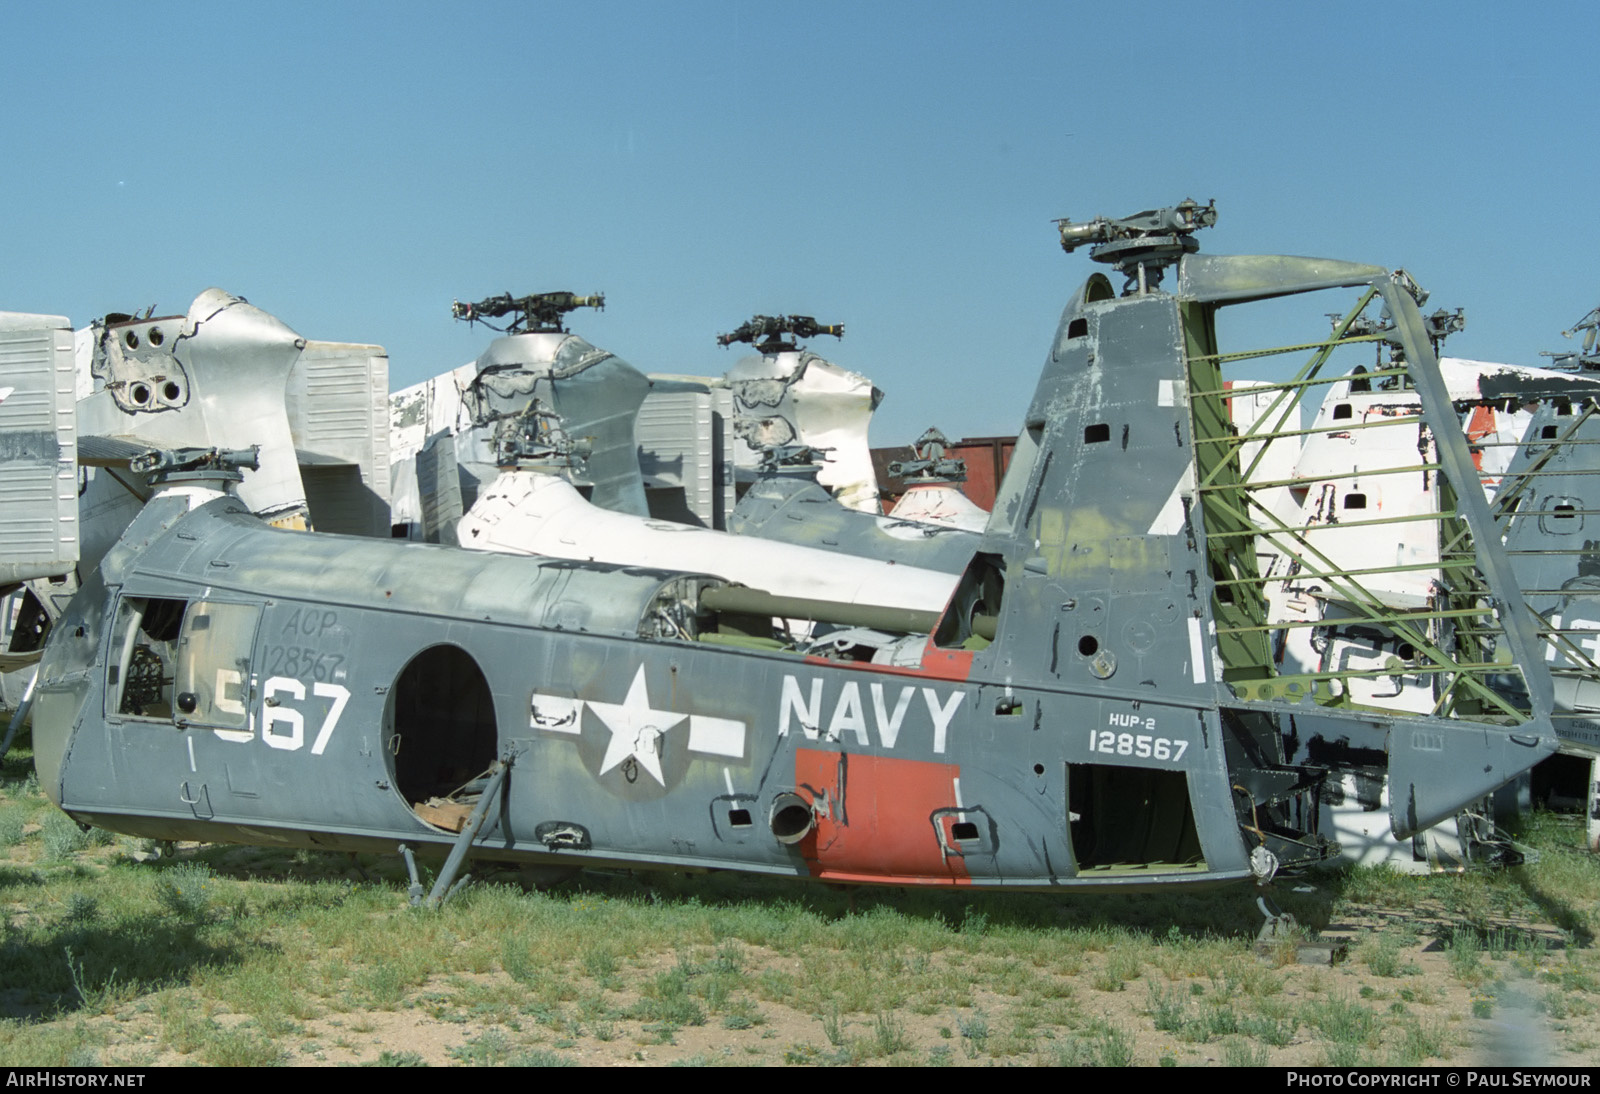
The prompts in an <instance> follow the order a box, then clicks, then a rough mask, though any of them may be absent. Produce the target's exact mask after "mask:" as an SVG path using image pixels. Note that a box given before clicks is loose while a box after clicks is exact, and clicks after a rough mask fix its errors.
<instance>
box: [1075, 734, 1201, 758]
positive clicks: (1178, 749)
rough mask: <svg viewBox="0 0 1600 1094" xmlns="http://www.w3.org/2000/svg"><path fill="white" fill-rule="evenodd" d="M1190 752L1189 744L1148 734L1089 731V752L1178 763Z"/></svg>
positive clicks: (1180, 740)
mask: <svg viewBox="0 0 1600 1094" xmlns="http://www.w3.org/2000/svg"><path fill="white" fill-rule="evenodd" d="M1188 750H1189V742H1188V741H1185V740H1182V739H1177V740H1174V739H1172V738H1170V737H1151V736H1149V735H1148V734H1144V733H1140V734H1137V735H1135V734H1132V733H1113V732H1111V731H1110V730H1109V729H1091V730H1090V731H1089V751H1090V752H1105V753H1109V754H1111V755H1114V756H1134V757H1137V758H1139V759H1141V760H1171V761H1172V762H1173V763H1177V762H1178V761H1179V760H1181V759H1183V754H1184V753H1185V752H1187V751H1188Z"/></svg>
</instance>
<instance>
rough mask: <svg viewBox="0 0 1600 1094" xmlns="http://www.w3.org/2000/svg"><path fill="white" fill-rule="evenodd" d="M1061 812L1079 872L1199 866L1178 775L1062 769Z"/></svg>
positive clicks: (1183, 781)
mask: <svg viewBox="0 0 1600 1094" xmlns="http://www.w3.org/2000/svg"><path fill="white" fill-rule="evenodd" d="M1067 807H1068V809H1069V810H1070V814H1069V815H1070V817H1071V821H1070V824H1071V832H1072V853H1073V856H1074V857H1075V858H1076V859H1077V861H1078V869H1080V870H1097V869H1108V868H1109V869H1112V870H1116V868H1118V867H1134V868H1142V867H1147V866H1153V865H1156V864H1158V863H1159V864H1162V865H1189V866H1199V865H1201V864H1202V862H1203V858H1202V856H1201V853H1200V837H1199V834H1198V833H1197V832H1196V830H1195V823H1194V809H1193V808H1192V806H1191V805H1190V802H1189V779H1188V777H1187V776H1186V775H1185V773H1184V772H1182V771H1162V770H1157V769H1153V768H1146V767H1117V766H1113V765H1111V764H1068V765H1067Z"/></svg>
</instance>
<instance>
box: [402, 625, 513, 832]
mask: <svg viewBox="0 0 1600 1094" xmlns="http://www.w3.org/2000/svg"><path fill="white" fill-rule="evenodd" d="M391 710H392V712H393V717H392V719H391V720H390V723H389V731H388V734H387V736H386V739H385V741H384V744H385V751H386V752H387V753H388V756H389V765H390V767H391V768H392V770H393V772H394V785H395V788H396V789H397V790H398V791H399V792H400V794H401V796H402V797H404V798H405V800H406V803H407V804H409V805H410V806H411V807H412V809H414V810H416V812H417V815H418V816H420V817H422V819H423V820H425V821H427V822H428V823H430V824H433V825H436V826H438V827H441V828H447V829H450V830H452V831H460V829H461V828H462V827H463V826H464V825H465V823H466V819H467V817H468V816H469V815H470V814H471V812H472V807H473V805H475V804H476V803H477V799H478V796H479V795H480V794H481V793H482V786H481V784H482V783H483V782H484V778H483V776H484V775H485V773H486V772H487V771H488V769H489V767H490V765H492V764H493V763H494V760H495V749H496V743H497V740H498V730H497V727H496V725H495V718H494V697H493V696H492V695H491V694H490V693H489V682H488V681H487V680H486V679H484V675H483V671H482V670H481V669H479V668H478V664H477V662H476V661H474V660H473V659H472V656H471V655H470V654H468V653H467V652H466V651H465V650H463V649H461V648H460V647H458V646H433V647H431V648H429V649H426V650H423V651H422V652H421V653H419V654H417V655H416V656H415V657H413V658H412V659H411V661H410V662H409V663H408V664H407V665H406V667H405V668H404V669H403V670H401V672H400V676H399V677H398V678H397V679H396V680H395V685H394V702H393V706H392V708H391ZM457 818H459V820H458V819H457Z"/></svg>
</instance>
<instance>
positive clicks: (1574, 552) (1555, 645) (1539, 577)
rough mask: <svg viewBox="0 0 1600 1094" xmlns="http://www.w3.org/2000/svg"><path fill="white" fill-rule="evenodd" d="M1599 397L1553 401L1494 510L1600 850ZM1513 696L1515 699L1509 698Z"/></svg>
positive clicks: (1514, 463) (1535, 418) (1531, 426)
mask: <svg viewBox="0 0 1600 1094" xmlns="http://www.w3.org/2000/svg"><path fill="white" fill-rule="evenodd" d="M1597 449H1600V392H1597V393H1595V394H1592V395H1587V396H1581V397H1580V396H1574V397H1570V398H1559V399H1551V400H1549V401H1547V402H1546V403H1545V404H1544V405H1543V406H1540V407H1539V408H1538V409H1537V410H1536V411H1535V412H1534V413H1533V414H1532V416H1531V420H1529V422H1528V428H1527V432H1526V434H1525V435H1524V437H1523V438H1522V442H1521V444H1520V445H1519V446H1518V447H1517V448H1516V449H1515V450H1514V451H1515V455H1514V456H1513V458H1512V459H1511V462H1510V464H1509V466H1508V467H1507V468H1506V471H1505V474H1504V476H1503V477H1502V478H1501V480H1500V489H1499V491H1498V492H1497V493H1496V495H1495V498H1494V508H1495V513H1496V515H1497V517H1498V518H1499V520H1500V521H1501V526H1502V527H1503V528H1504V530H1505V541H1506V552H1507V554H1508V555H1510V557H1511V562H1512V566H1513V567H1514V568H1515V570H1516V572H1517V579H1518V582H1519V584H1520V586H1521V593H1522V596H1523V598H1524V601H1525V603H1526V604H1527V605H1528V607H1529V608H1530V609H1532V610H1533V611H1535V612H1537V613H1538V616H1539V619H1540V624H1541V627H1540V632H1539V633H1540V637H1541V638H1542V639H1543V640H1544V659H1545V662H1546V664H1547V665H1548V666H1549V668H1550V671H1551V673H1552V675H1553V676H1554V679H1555V684H1554V694H1555V714H1554V724H1555V728H1556V733H1557V735H1558V736H1559V737H1560V739H1561V746H1562V752H1563V753H1564V754H1566V755H1568V756H1571V757H1575V758H1576V762H1579V763H1583V764H1586V765H1587V774H1586V778H1585V779H1584V785H1585V788H1586V793H1585V795H1584V798H1585V800H1584V802H1583V803H1582V808H1583V812H1584V816H1585V822H1586V825H1587V837H1586V842H1587V844H1588V846H1589V847H1590V849H1591V850H1595V851H1600V534H1597V533H1596V531H1595V529H1596V527H1597V521H1600V493H1597V490H1596V485H1595V476H1596V474H1597V473H1600V453H1597ZM1512 694H1513V696H1514V697H1515V693H1514V692H1513V693H1512Z"/></svg>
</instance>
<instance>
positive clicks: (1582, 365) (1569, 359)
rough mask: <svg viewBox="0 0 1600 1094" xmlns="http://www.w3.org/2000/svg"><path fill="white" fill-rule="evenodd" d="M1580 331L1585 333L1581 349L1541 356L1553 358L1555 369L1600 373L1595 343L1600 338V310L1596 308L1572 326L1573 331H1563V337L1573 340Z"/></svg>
mask: <svg viewBox="0 0 1600 1094" xmlns="http://www.w3.org/2000/svg"><path fill="white" fill-rule="evenodd" d="M1579 331H1583V342H1582V348H1581V349H1579V350H1577V351H1576V352H1568V353H1552V352H1550V351H1548V350H1547V351H1545V352H1544V353H1542V354H1541V355H1540V356H1543V357H1550V358H1553V360H1552V361H1551V366H1552V367H1553V368H1558V369H1565V370H1568V371H1572V372H1593V371H1600V354H1597V353H1596V352H1595V342H1596V340H1597V338H1600V308H1594V309H1593V310H1591V311H1590V312H1589V313H1588V314H1586V315H1585V316H1584V317H1583V318H1582V319H1580V320H1578V321H1577V322H1576V323H1574V324H1572V329H1571V330H1564V331H1562V332H1561V337H1563V338H1571V337H1572V336H1573V335H1574V334H1577V333H1578V332H1579Z"/></svg>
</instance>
